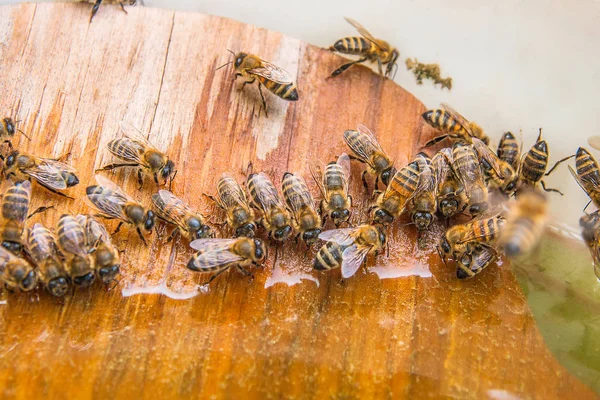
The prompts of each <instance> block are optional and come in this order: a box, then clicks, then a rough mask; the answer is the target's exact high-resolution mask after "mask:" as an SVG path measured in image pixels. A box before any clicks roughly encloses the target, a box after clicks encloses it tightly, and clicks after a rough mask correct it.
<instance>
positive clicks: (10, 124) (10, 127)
mask: <svg viewBox="0 0 600 400" xmlns="http://www.w3.org/2000/svg"><path fill="white" fill-rule="evenodd" d="M2 122H4V126H5V127H6V133H8V136H14V134H15V132H16V128H15V121H13V119H12V118H4V119H3V120H2Z"/></svg>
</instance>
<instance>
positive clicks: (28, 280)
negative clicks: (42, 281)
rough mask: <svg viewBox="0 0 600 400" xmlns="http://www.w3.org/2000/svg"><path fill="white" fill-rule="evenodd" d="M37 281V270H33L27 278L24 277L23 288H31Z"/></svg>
mask: <svg viewBox="0 0 600 400" xmlns="http://www.w3.org/2000/svg"><path fill="white" fill-rule="evenodd" d="M36 283H37V279H36V276H35V271H31V272H29V273H28V274H27V276H26V277H25V279H23V284H22V285H23V290H31V289H33V287H34V286H35V284H36Z"/></svg>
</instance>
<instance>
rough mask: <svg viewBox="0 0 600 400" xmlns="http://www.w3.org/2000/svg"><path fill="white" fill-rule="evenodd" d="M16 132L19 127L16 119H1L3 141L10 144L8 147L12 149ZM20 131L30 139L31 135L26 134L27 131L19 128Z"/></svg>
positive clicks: (0, 136)
mask: <svg viewBox="0 0 600 400" xmlns="http://www.w3.org/2000/svg"><path fill="white" fill-rule="evenodd" d="M16 132H17V127H16V124H15V121H14V120H13V119H12V118H10V117H6V118H3V119H2V121H0V140H1V141H3V143H6V144H8V147H9V148H10V149H12V148H13V145H12V139H13V137H14V136H15V133H16ZM19 132H21V134H22V135H23V136H25V137H26V138H27V140H29V136H27V135H25V133H24V132H23V131H22V130H19Z"/></svg>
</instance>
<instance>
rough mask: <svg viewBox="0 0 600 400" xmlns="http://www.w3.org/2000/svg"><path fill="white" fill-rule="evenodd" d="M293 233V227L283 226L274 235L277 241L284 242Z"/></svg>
mask: <svg viewBox="0 0 600 400" xmlns="http://www.w3.org/2000/svg"><path fill="white" fill-rule="evenodd" d="M291 233H292V227H291V226H289V225H285V226H282V227H281V228H279V229H277V230H276V231H275V232H274V233H273V237H274V238H275V240H279V241H284V240H285V239H287V238H288V237H289V236H290V234H291Z"/></svg>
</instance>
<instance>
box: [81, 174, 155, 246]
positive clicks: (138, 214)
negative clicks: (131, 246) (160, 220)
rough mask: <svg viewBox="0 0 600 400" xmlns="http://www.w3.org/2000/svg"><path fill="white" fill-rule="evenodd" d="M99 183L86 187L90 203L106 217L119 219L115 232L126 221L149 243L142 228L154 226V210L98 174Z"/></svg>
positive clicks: (150, 228) (144, 241)
mask: <svg viewBox="0 0 600 400" xmlns="http://www.w3.org/2000/svg"><path fill="white" fill-rule="evenodd" d="M96 182H98V185H93V186H88V187H87V188H86V189H85V192H86V195H87V202H88V204H89V205H90V206H91V207H92V208H94V209H95V210H97V211H98V212H99V213H100V216H102V217H104V218H106V219H118V220H119V225H118V226H117V229H116V230H115V232H114V233H117V232H119V229H121V226H122V225H123V224H124V223H128V224H131V225H133V226H134V227H135V229H136V231H137V233H138V235H139V237H140V239H142V242H143V243H144V244H145V245H147V243H146V239H144V235H143V234H142V228H143V229H144V230H146V231H148V232H151V231H152V228H153V227H154V218H155V216H154V212H153V211H152V210H149V209H146V207H144V206H143V205H142V204H141V203H140V202H139V201H137V200H134V199H133V198H132V197H131V196H129V195H128V194H127V193H125V192H124V191H123V190H122V189H121V188H120V187H119V186H118V185H117V184H115V183H114V182H113V181H111V180H110V179H108V178H105V177H104V176H102V175H96Z"/></svg>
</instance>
